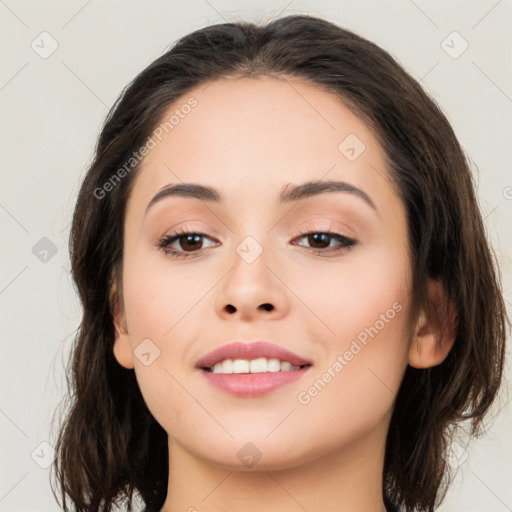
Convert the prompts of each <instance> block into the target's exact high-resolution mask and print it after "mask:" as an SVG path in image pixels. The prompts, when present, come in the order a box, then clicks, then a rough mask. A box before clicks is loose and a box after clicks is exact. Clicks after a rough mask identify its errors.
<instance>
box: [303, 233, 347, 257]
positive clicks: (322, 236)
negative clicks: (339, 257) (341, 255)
mask: <svg viewBox="0 0 512 512" xmlns="http://www.w3.org/2000/svg"><path fill="white" fill-rule="evenodd" d="M301 238H305V239H307V241H308V243H309V244H310V245H311V246H312V247H311V249H313V251H314V252H319V253H327V254H329V253H332V252H335V253H338V252H341V251H348V250H350V249H351V248H352V247H353V246H354V245H356V244H357V240H354V239H353V238H349V237H348V236H345V235H342V234H341V233H334V232H332V231H312V232H309V233H304V234H302V235H301V236H300V237H299V239H301ZM333 241H334V242H337V245H336V246H334V250H329V251H327V250H326V249H328V248H332V247H333V246H331V242H333ZM315 245H317V247H315ZM318 245H319V246H320V247H318ZM301 247H303V246H301Z"/></svg>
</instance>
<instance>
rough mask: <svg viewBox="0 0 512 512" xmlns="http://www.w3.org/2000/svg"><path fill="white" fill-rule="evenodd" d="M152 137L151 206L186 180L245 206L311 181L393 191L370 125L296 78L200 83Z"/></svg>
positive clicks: (140, 180)
mask: <svg viewBox="0 0 512 512" xmlns="http://www.w3.org/2000/svg"><path fill="white" fill-rule="evenodd" d="M190 105H194V106H193V107H191V106H190ZM155 134H158V136H156V135H155ZM152 138H153V140H154V142H155V144H154V147H153V148H152V149H151V150H150V152H149V154H148V155H147V156H146V157H145V158H144V160H143V164H142V166H141V169H140V172H139V173H138V175H137V178H136V186H135V187H134V195H136V197H140V198H142V197H143V198H144V199H145V200H150V199H151V196H152V195H154V194H155V193H156V191H158V190H159V188H161V187H163V186H166V185H168V184H170V183H179V182H180V181H181V182H197V183H201V184H205V185H211V186H213V187H215V188H218V189H220V190H222V191H223V195H224V196H226V197H228V198H229V197H232V196H236V198H237V199H238V200H241V199H246V200H249V199H250V198H251V197H252V198H254V197H257V198H258V200H259V201H261V200H265V201H266V200H267V199H268V200H269V201H270V200H272V201H275V202H277V201H278V199H279V194H280V192H281V191H282V189H283V186H284V185H285V184H288V183H296V184H298V183H302V182H305V181H308V180H312V179H315V180H343V181H346V182H349V183H350V184H352V185H354V186H356V187H358V188H362V189H367V191H368V193H369V194H370V193H371V191H372V190H375V192H374V193H377V194H378V195H382V194H383V193H384V194H385V193H386V192H387V193H388V194H393V191H392V189H391V186H390V184H389V179H388V178H387V171H386V169H385V158H384V154H383V151H382V148H381V147H380V145H379V144H378V143H377V141H376V139H375V137H374V135H373V133H372V131H371V129H370V128H369V127H368V126H367V125H366V124H365V123H364V122H363V121H362V120H361V119H360V118H358V117H357V116H356V115H355V114H354V113H352V111H351V110H350V109H349V108H348V107H346V106H345V105H344V104H343V102H342V101H341V100H340V99H339V97H337V96H336V95H335V94H334V93H331V92H326V91H325V90H323V89H322V88H320V87H318V86H316V85H313V84H309V83H307V82H304V81H300V80H298V79H296V78H291V77H288V78H285V77H281V78H279V79H277V78H272V77H267V76H264V77H258V78H224V79H220V80H216V81H214V82H211V83H208V84H206V85H202V86H200V87H198V88H196V89H194V90H192V91H190V92H189V93H187V94H185V95H183V96H182V97H181V98H179V99H178V100H177V101H175V102H174V103H173V104H172V105H171V106H169V108H168V109H167V111H166V113H165V115H164V116H163V118H162V120H161V122H160V124H157V126H156V131H154V132H153V136H152ZM382 185H384V187H386V186H387V190H382ZM379 201H384V199H383V198H382V199H379V198H378V197H377V198H376V199H375V202H376V203H378V202H379Z"/></svg>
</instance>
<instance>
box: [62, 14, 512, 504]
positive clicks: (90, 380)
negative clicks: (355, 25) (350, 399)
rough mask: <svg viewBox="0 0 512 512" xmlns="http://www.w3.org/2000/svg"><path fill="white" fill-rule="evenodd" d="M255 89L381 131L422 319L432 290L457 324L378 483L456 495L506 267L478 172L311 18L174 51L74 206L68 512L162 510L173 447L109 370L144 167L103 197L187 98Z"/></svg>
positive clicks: (409, 381) (489, 389) (138, 85)
mask: <svg viewBox="0 0 512 512" xmlns="http://www.w3.org/2000/svg"><path fill="white" fill-rule="evenodd" d="M259 75H271V76H276V77H286V76H288V77H294V78H299V79H303V80H305V81H307V82H309V83H312V84H314V85H317V86H319V87H321V88H324V89H325V90H327V91H330V92H334V93H335V94H337V95H338V96H339V98H340V100H341V101H343V102H344V103H345V104H346V105H347V106H348V107H349V108H351V109H352V110H353V111H354V113H356V114H357V115H358V116H360V117H361V118H362V119H363V120H364V121H365V122H366V123H367V124H368V125H369V126H370V127H371V128H372V129H373V131H374V132H375V134H376V136H377V137H378V139H379V141H380V143H381V145H382V147H383V148H384V150H385V153H386V156H387V159H388V168H389V173H390V176H391V178H392V181H393V183H394V186H395V187H396V189H397V191H398V193H399V195H400V197H401V199H402V200H403V202H404V204H405V206H406V210H407V222H408V227H409V248H410V254H411V260H412V269H413V296H412V299H413V304H414V305H415V308H416V309H415V311H417V307H418V306H419V305H423V306H427V305H428V300H429V299H428V295H427V291H426V289H427V286H426V284H427V278H429V277H431V278H435V279H437V280H439V281H440V282H441V283H442V285H443V286H444V289H445V291H446V293H447V296H448V297H449V299H450V300H451V301H452V303H453V304H454V305H455V308H456V311H457V316H458V328H457V334H456V339H455V343H454V346H453V348H452V350H451V351H450V353H449V354H448V356H447V358H446V359H445V360H444V362H443V363H442V364H439V365H438V366H435V367H432V368H428V369H421V370H419V369H415V368H412V367H410V366H408V367H407V369H406V371H405V375H404V378H403V382H402V384H401V387H400V390H399V392H398V395H397V397H396V403H395V408H394V412H393V416H392V419H391V423H390V428H389V432H388V437H387V444H386V453H385V461H384V473H383V482H382V484H383V493H384V498H385V503H386V506H387V507H388V509H389V510H405V511H432V510H434V507H435V506H437V504H438V502H439V501H440V500H442V498H443V497H444V494H445V493H446V489H447V486H448V483H446V485H444V487H443V485H442V484H443V479H444V478H445V477H446V475H447V474H448V467H447V464H446V460H445V459H446V457H445V455H444V453H445V449H446V448H447V446H448V445H449V441H450V429H451V427H452V426H453V425H456V424H458V423H460V422H461V421H463V420H471V428H472V430H471V433H472V434H473V435H477V434H478V433H479V428H480V426H481V423H482V420H483V418H484V415H485V413H486V412H487V410H488V409H489V407H490V405H491V404H492V402H493V400H494V398H495V396H496V394H497V391H498V389H499V386H500V382H501V378H502V372H503V363H504V361H503V360H504V349H505V337H506V327H507V322H508V320H507V317H506V312H505V307H504V302H503V298H502V294H501V290H500V283H499V279H498V275H497V270H496V268H497V267H496V265H495V261H494V256H493V253H492V252H491V250H490V248H489V245H488V243H487V241H486V236H485V232H484V226H483V222H482V217H481V214H480V212H479V209H478V205H477V201H476V198H475V192H474V186H473V182H472V177H471V171H470V168H469V165H468V163H467V160H466V158H465V155H464V153H463V150H462V148H461V146H460V145H459V143H458V141H457V139H456V137H455V135H454V133H453V130H452V128H451V126H450V125H449V123H448V121H447V119H446V117H445V116H444V115H443V113H442V112H441V110H440V109H439V107H438V106H437V105H436V103H435V102H434V101H433V100H432V99H430V98H429V97H428V96H427V94H426V93H425V92H424V91H423V90H422V88H421V87H420V85H419V84H418V83H417V82H416V81H415V80H414V79H413V78H412V77H411V76H409V75H408V74H407V73H406V72H405V71H404V69H403V68H402V67H401V66H400V65H399V64H398V63H397V62H396V61H395V60H394V59H393V58H392V57H391V56H390V55H389V54H388V53H387V52H386V51H384V50H382V49H381V48H379V47H378V46H376V45H375V44H373V43H371V42H370V41H368V40H366V39H364V38H362V37H360V36H358V35H356V34H355V33H353V32H350V31H348V30H344V29H342V28H340V27H338V26H336V25H334V24H332V23H329V22H327V21H325V20H322V19H319V18H316V17H312V16H306V15H302V16H288V17H284V18H281V19H277V20H275V21H272V22H270V23H268V24H266V25H262V26H257V25H255V24H252V23H225V24H220V25H213V26H209V27H206V28H203V29H200V30H197V31H195V32H193V33H191V34H189V35H187V36H185V37H183V38H181V39H180V40H179V41H178V42H177V43H176V44H175V45H174V46H173V47H172V48H171V49H170V50H169V51H168V52H167V53H165V54H164V55H163V56H161V57H160V58H158V59H157V60H155V61H154V62H153V63H151V64H150V65H149V66H148V67H147V68H146V69H145V70H144V71H142V72H141V73H140V74H139V75H138V76H137V77H136V78H135V79H134V80H133V81H132V83H131V84H130V85H129V86H128V87H127V88H126V89H125V90H124V91H123V93H122V95H121V96H120V98H119V99H118V101H117V102H116V104H115V105H114V106H113V107H112V109H111V111H110V112H109V114H108V116H107V119H106V121H105V123H104V126H103V128H102V130H101V134H100V136H99V139H98V143H97V147H96V152H95V158H94V161H93V163H92V164H91V166H90V168H89V169H88V172H87V175H86V176H85V179H84V181H83V184H82V186H81V189H80V192H79V195H78V200H77V203H76V209H75V211H74V217H73V225H72V230H71V235H70V254H71V262H72V274H73V278H74V281H75V283H76V288H77V290H78V293H79V295H80V299H81V302H82V305H83V318H82V322H81V324H80V327H79V329H78V332H77V336H76V340H75V345H74V347H73V354H72V358H71V359H70V363H71V362H72V366H71V367H70V368H69V367H68V369H67V371H68V372H69V375H68V385H69V387H70V396H69V400H70V401H71V403H70V404H69V412H68V414H67V417H66V418H65V420H64V421H63V424H62V427H61V429H60V431H59V436H58V440H57V442H56V450H57V454H58V457H57V459H56V461H55V464H54V467H53V469H54V470H55V472H56V475H55V479H56V481H57V484H58V485H59V486H60V492H61V494H62V505H63V508H64V510H69V509H68V508H67V503H68V501H67V499H66V498H68V499H69V500H70V501H71V503H72V504H73V505H74V507H75V510H77V511H80V512H81V511H86V510H87V511H102V512H103V511H110V510H112V507H113V505H114V504H115V503H119V500H127V502H128V507H129V510H132V508H131V507H132V499H133V493H134V491H136V492H137V493H138V494H139V495H140V497H142V499H143V501H144V503H145V505H146V506H147V507H149V508H154V509H157V510H158V509H159V508H160V507H161V506H162V505H163V503H164V501H165V497H166V493H167V481H168V462H169V461H168V450H167V433H166V432H165V431H164V429H163V428H162V427H161V426H160V425H159V424H158V423H157V422H156V420H155V419H154V418H153V417H152V415H151V414H150V412H149V410H148V409H147V407H146V405H145V403H144V400H143V398H142V395H141V393H140V390H139V387H138V385H137V381H136V378H135V374H134V371H133V370H127V369H125V368H123V367H121V366H120V365H119V364H118V363H117V361H116V359H115V358H114V355H113V342H114V326H113V317H112V310H111V307H112V304H111V298H110V297H109V291H110V288H111V285H112V283H113V282H114V281H115V280H116V279H119V278H120V275H119V274H118V270H119V268H120V264H121V262H122V258H123V253H122V248H123V222H124V215H125V207H126V202H127V198H128V195H129V193H130V187H131V186H132V185H133V180H134V175H135V173H136V171H137V167H134V169H133V170H132V171H131V172H129V173H127V175H126V176H125V177H123V179H122V180H119V183H117V185H116V186H115V187H113V189H112V190H111V191H110V192H109V193H108V194H105V195H104V197H101V198H98V194H97V193H95V191H97V190H98V189H101V187H102V186H103V184H104V183H106V182H107V181H108V180H109V179H111V178H112V176H114V175H115V173H116V172H117V171H118V170H119V169H120V168H122V166H123V165H124V164H125V163H126V162H127V161H129V159H130V157H131V155H132V153H133V151H134V150H135V149H137V148H140V147H141V146H142V145H143V144H144V142H145V141H146V139H147V138H148V136H149V135H150V134H151V133H152V131H153V130H154V129H155V127H156V126H157V125H158V123H159V121H160V120H161V119H162V117H163V115H164V113H165V112H166V111H167V109H168V108H169V106H170V105H171V104H172V103H173V102H175V101H176V100H177V99H178V98H179V97H180V96H182V95H184V94H185V93H187V92H189V91H191V90H192V89H193V88H195V87H197V86H199V85H201V84H205V83H207V82H209V81H213V80H216V79H218V78H221V77H229V76H259ZM432 311H433V310H432ZM433 314H435V312H434V313H433ZM52 488H53V486H52ZM443 489H444V492H442V491H443ZM54 494H55V491H54Z"/></svg>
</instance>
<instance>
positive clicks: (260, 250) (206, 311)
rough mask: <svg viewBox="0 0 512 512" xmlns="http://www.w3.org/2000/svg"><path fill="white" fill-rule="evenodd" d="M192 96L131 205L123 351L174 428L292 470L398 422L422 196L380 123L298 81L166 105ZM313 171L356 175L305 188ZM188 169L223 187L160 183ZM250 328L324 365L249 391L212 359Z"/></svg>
mask: <svg viewBox="0 0 512 512" xmlns="http://www.w3.org/2000/svg"><path fill="white" fill-rule="evenodd" d="M190 98H194V101H195V102H197V103H194V104H195V106H194V107H193V108H190V109H189V108H183V109H181V110H180V108H181V107H182V106H183V105H185V104H187V101H189V100H190ZM189 104H192V103H190V101H189ZM176 109H178V110H179V111H180V112H181V116H178V117H177V118H176V119H178V118H179V121H178V122H175V123H174V124H173V126H172V129H168V130H167V131H168V133H165V130H164V133H163V136H162V134H161V133H160V132H159V134H160V138H161V140H158V138H155V139H154V140H155V145H154V147H153V148H152V149H151V150H150V151H149V154H147V156H146V157H145V159H144V161H143V165H142V167H141V169H140V171H139V173H138V174H137V176H136V178H135V183H134V187H133V189H132V193H131V195H130V198H129V200H128V203H127V210H126V217H125V239H124V261H123V269H122V272H123V275H122V283H123V285H122V290H121V294H122V303H123V307H122V311H120V313H119V315H118V317H117V321H118V324H119V327H120V332H119V333H118V334H117V337H116V342H115V346H114V353H115V355H116V357H117V360H118V361H119V363H120V364H122V365H123V366H125V367H127V368H134V370H135V374H136V377H137V381H138V383H139V386H140V389H141V392H142V394H143V396H144V399H145V401H146V404H147V406H148V408H149V410H150V411H151V413H152V414H153V416H154V417H155V419H156V420H157V421H158V422H159V423H160V425H161V426H162V427H163V428H164V429H165V430H166V431H167V433H168V434H169V440H170V442H171V443H175V444H176V445H179V446H180V447H181V448H182V449H184V450H186V451H187V452H189V453H190V454H193V455H194V456H196V457H200V458H202V459H204V460H208V461H210V462H213V463H215V464H217V465H221V466H224V467H229V468H243V467H244V464H245V465H246V463H245V462H244V458H243V454H244V452H241V453H240V449H241V448H242V447H245V448H244V450H246V451H248V452H249V455H253V456H256V457H259V456H260V455H261V459H260V460H259V462H258V468H262V469H265V468H278V467H279V468H284V467H293V466H296V465H299V464H303V463H306V462H310V461H313V460H315V459H317V458H319V457H321V456H322V455H325V454H328V453H332V452H333V451H340V450H351V449H354V447H355V446H360V445H361V443H362V442H363V441H364V440H365V439H369V438H370V437H371V435H372V433H373V432H376V431H381V432H384V431H385V430H386V429H387V425H388V422H389V418H390V414H391V412H392V407H393V400H394V398H395V394H396V392H397V390H398V388H399V385H400V382H401V379H402V376H403V373H404V371H405V368H406V365H407V355H408V348H409V340H408V335H407V333H408V332H409V311H410V286H411V280H410V276H411V269H410V261H409V256H408V249H407V247H408V240H407V226H406V213H405V209H404V206H403V204H402V202H401V200H400V199H399V198H398V196H397V194H396V191H395V190H394V187H393V185H392V183H391V180H390V178H389V174H388V172H387V170H386V167H385V159H384V153H383V150H382V149H381V147H380V146H379V144H378V143H377V142H376V139H375V137H374V136H373V135H372V132H371V130H370V129H369V128H368V127H367V126H366V125H365V124H364V123H363V122H362V121H361V120H360V119H359V118H358V117H357V116H355V115H354V114H353V113H352V112H351V111H350V110H349V109H348V108H347V107H345V106H344V104H343V103H342V102H341V101H340V100H339V99H338V98H337V97H336V96H334V95H332V94H330V93H328V92H325V91H323V90H321V89H320V88H318V87H316V86H314V85H310V84H307V83H304V82H300V81H298V80H296V79H288V81H286V80H278V79H274V78H269V77H265V78H257V79H256V78H241V79H235V78H230V79H223V80H219V81H215V82H213V83H211V84H209V85H208V86H207V87H204V86H202V87H201V88H198V89H196V90H194V91H192V92H191V93H190V94H187V95H186V96H184V97H183V98H182V99H180V100H179V101H177V102H176V103H175V104H174V105H173V106H172V107H171V108H170V109H169V113H168V115H167V116H166V120H168V118H169V117H170V116H171V115H172V114H173V112H174V111H175V110H176ZM184 112H188V113H186V114H184ZM175 121H176V120H175ZM307 182H320V184H322V183H323V184H325V183H326V182H338V183H341V185H339V184H338V185H332V187H331V189H330V190H325V189H321V188H320V187H317V189H316V190H315V189H314V188H313V187H310V188H309V191H310V192H316V193H311V194H307V193H304V194H302V196H301V194H299V193H293V191H294V189H295V187H300V186H301V185H303V184H305V183H307ZM184 183H187V184H197V185H202V186H204V187H210V188H212V189H215V191H216V194H211V195H210V196H209V197H203V198H200V199H198V198H196V197H187V196H186V195H184V194H181V195H172V194H167V195H165V194H159V192H161V191H162V190H164V189H169V187H172V186H173V185H183V184H184ZM298 190H299V191H300V190H302V191H303V192H304V190H306V191H307V190H308V189H307V188H305V189H304V188H303V189H298ZM157 194H159V197H158V198H156V199H153V198H155V196H156V195H157ZM215 195H218V196H219V200H212V197H213V196H215ZM284 195H288V197H287V198H284V199H285V200H284V201H282V200H281V199H283V197H282V196H284ZM150 203H152V204H151V205H150ZM148 205H150V206H149V207H148ZM177 232H178V233H179V232H188V233H190V234H191V235H189V236H188V237H187V236H183V235H181V238H173V236H175V234H176V233H177ZM194 234H196V235H195V236H194ZM198 234H200V235H198ZM161 245H164V247H161ZM236 340H238V341H241V342H242V343H245V344H248V343H250V342H253V341H255V340H265V341H268V342H269V343H271V344H274V345H277V346H278V347H281V348H284V349H286V350H288V351H290V352H293V353H294V354H296V355H298V356H300V357H301V358H302V359H303V360H305V361H308V362H309V363H310V366H306V367H305V368H303V369H301V370H283V371H281V372H279V373H281V377H282V376H283V374H284V373H286V374H287V375H285V377H286V378H284V379H283V382H282V383H281V385H279V386H275V385H274V384H275V382H277V379H278V378H280V377H276V375H277V373H278V372H267V373H265V374H264V375H266V377H262V375H263V374H257V379H259V380H254V381H252V384H251V381H248V380H247V378H249V379H250V378H252V377H251V376H247V375H246V376H245V378H246V380H245V381H244V382H245V384H242V385H240V386H241V387H240V388H239V393H235V392H233V387H234V385H233V384H232V383H231V384H230V383H229V380H230V379H233V378H236V379H240V376H239V375H235V376H231V377H229V376H224V377H221V378H219V376H218V375H217V374H215V375H214V374H212V373H209V372H206V371H205V370H203V369H200V368H198V367H197V366H196V365H197V363H198V361H199V360H200V359H202V358H204V357H205V356H206V355H207V354H208V353H209V352H211V351H212V350H215V349H217V348H219V347H223V346H224V345H227V344H229V343H230V342H233V341H236ZM246 359H248V360H252V359H257V357H248V358H246ZM241 364H242V366H241V367H243V365H244V363H241ZM223 368H224V367H223ZM244 372H245V371H244ZM294 372H297V373H296V374H295V373H294ZM292 373H293V376H292V377H290V374H292ZM272 379H274V380H272ZM214 381H215V382H214ZM221 381H222V382H223V383H224V384H225V385H226V386H228V388H229V389H228V388H222V387H219V385H216V383H218V382H221ZM212 382H213V383H212ZM232 382H234V380H232ZM238 382H240V380H239V381H238ZM265 382H266V383H267V384H268V383H269V382H270V386H271V388H270V389H268V388H264V386H265V385H266V384H264V383H265ZM272 383H274V384H272ZM243 386H245V387H243ZM262 386H263V387H262ZM240 389H241V390H242V391H240ZM251 390H252V391H251ZM246 443H252V445H247V444H246ZM251 452H252V453H251ZM258 452H259V454H260V455H258Z"/></svg>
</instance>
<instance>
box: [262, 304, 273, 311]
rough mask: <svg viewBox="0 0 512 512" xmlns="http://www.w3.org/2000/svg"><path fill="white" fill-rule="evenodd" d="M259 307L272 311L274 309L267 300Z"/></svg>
mask: <svg viewBox="0 0 512 512" xmlns="http://www.w3.org/2000/svg"><path fill="white" fill-rule="evenodd" d="M260 307H262V308H263V309H264V310H265V311H272V310H273V309H274V306H272V304H269V303H268V302H267V303H266V304H262V305H261V306H260Z"/></svg>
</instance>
